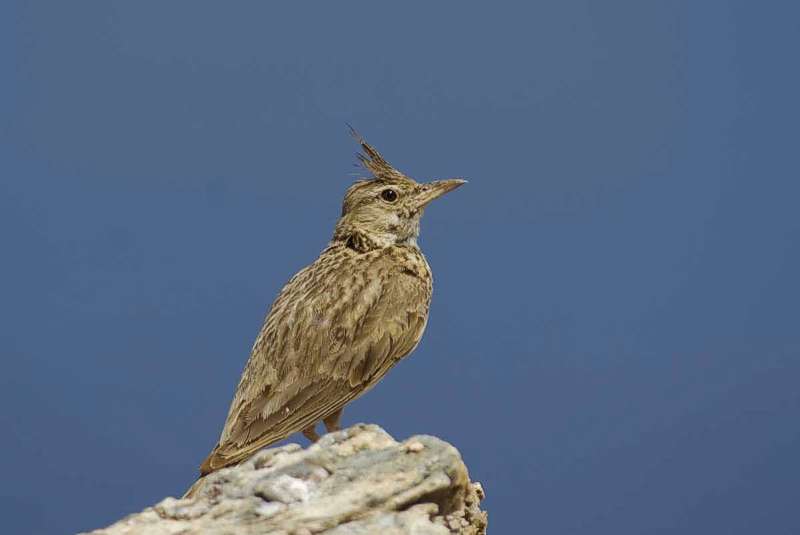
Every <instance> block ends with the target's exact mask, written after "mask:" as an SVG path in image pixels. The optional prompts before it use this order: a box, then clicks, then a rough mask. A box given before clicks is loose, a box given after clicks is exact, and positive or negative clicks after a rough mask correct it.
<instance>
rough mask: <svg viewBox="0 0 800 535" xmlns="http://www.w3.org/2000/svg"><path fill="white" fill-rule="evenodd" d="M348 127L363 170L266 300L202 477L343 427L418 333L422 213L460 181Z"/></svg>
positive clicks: (421, 324)
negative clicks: (419, 175) (414, 174)
mask: <svg viewBox="0 0 800 535" xmlns="http://www.w3.org/2000/svg"><path fill="white" fill-rule="evenodd" d="M351 133H352V134H353V136H354V137H355V139H356V141H357V143H358V144H359V145H360V152H359V154H358V160H359V162H360V164H361V167H362V168H363V171H366V175H367V176H365V177H364V178H361V179H358V180H356V181H355V182H354V183H353V184H352V185H351V186H350V187H349V188H348V189H347V191H346V193H345V196H344V201H343V203H342V211H341V216H340V217H339V219H338V221H337V223H336V226H335V228H334V232H333V238H332V239H331V240H330V242H329V243H328V245H327V247H325V249H324V250H323V251H322V253H321V254H320V255H319V257H318V258H317V259H316V260H315V261H314V262H313V263H311V264H310V265H308V266H307V267H305V268H303V269H301V270H300V271H299V272H298V273H297V274H295V275H294V276H293V277H292V278H291V279H290V280H289V282H288V283H286V285H285V286H284V287H283V289H282V290H281V291H280V293H279V295H278V297H277V298H276V299H275V301H274V302H273V304H272V306H271V308H270V310H269V312H268V313H267V316H266V319H265V320H264V323H263V326H262V327H261V330H260V332H259V333H258V336H257V337H256V340H255V342H254V343H253V347H252V351H251V353H250V358H249V359H248V361H247V364H246V365H245V367H244V370H243V372H242V375H241V379H240V380H239V383H238V386H237V387H236V391H235V394H234V396H233V401H232V402H231V405H230V409H229V411H228V416H227V419H226V421H225V425H224V427H223V429H222V433H221V435H220V437H219V441H218V443H217V444H216V446H215V447H214V448H213V450H212V451H211V453H210V454H209V455H208V457H207V458H206V459H205V461H203V463H202V464H201V466H200V477H201V478H203V477H204V476H206V475H208V474H210V473H212V472H214V471H216V470H219V469H221V468H224V467H227V466H232V465H235V464H238V463H241V462H242V461H244V460H246V459H247V458H249V457H250V456H251V455H253V454H254V453H255V452H257V451H258V450H260V449H261V448H263V447H265V446H268V445H270V444H272V443H274V442H277V441H279V440H282V439H284V438H287V437H288V436H290V435H292V434H294V433H296V432H302V433H303V435H304V436H305V437H306V438H308V439H309V440H310V441H312V442H315V441H317V440H318V439H319V438H320V436H319V434H318V433H317V431H316V425H317V424H318V423H319V422H322V423H324V424H325V428H326V430H327V432H333V431H337V430H339V429H340V419H341V416H342V410H343V408H344V407H345V405H347V404H348V403H349V402H351V401H353V400H354V399H356V398H357V397H359V396H361V395H362V394H364V393H365V392H367V391H368V390H370V389H371V388H372V387H373V386H375V384H376V383H377V382H378V381H380V380H381V379H382V378H383V377H384V376H385V375H386V373H387V372H388V371H389V370H390V369H391V368H392V367H393V366H394V365H395V364H397V363H398V362H399V361H400V360H401V359H403V358H404V357H406V356H407V355H409V354H410V353H411V352H412V351H413V350H414V349H415V348H416V347H417V345H418V344H419V342H420V339H421V337H422V334H423V332H424V330H425V326H426V324H427V321H428V312H429V308H430V303H431V296H432V292H433V278H432V274H431V269H430V266H429V265H428V262H427V260H426V259H425V256H424V255H423V254H422V251H421V250H420V247H419V245H418V244H417V237H418V236H419V230H420V218H421V217H422V215H423V212H424V210H425V208H426V207H427V206H428V204H429V203H430V202H431V201H433V200H434V199H437V198H439V197H440V196H442V195H444V194H445V193H447V192H449V191H452V190H454V189H456V188H458V187H459V186H461V185H462V184H464V183H465V182H466V181H465V180H463V179H460V178H451V179H446V180H436V181H432V182H417V181H416V180H414V179H412V178H411V177H409V176H407V175H405V174H403V173H402V172H400V171H398V170H397V169H396V168H394V167H393V166H392V165H391V164H389V162H387V161H386V160H385V159H384V158H383V156H381V154H380V153H379V152H378V151H377V150H376V149H375V148H374V147H372V146H371V145H369V144H368V143H367V142H366V141H365V140H364V138H363V137H361V136H360V135H359V134H358V133H356V132H355V131H354V130H352V129H351ZM190 492H191V491H190Z"/></svg>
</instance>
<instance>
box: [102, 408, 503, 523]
mask: <svg viewBox="0 0 800 535" xmlns="http://www.w3.org/2000/svg"><path fill="white" fill-rule="evenodd" d="M191 494H192V497H191V498H184V499H176V498H165V499H164V500H162V501H161V502H160V503H158V504H156V505H154V506H152V507H148V508H147V509H145V510H144V511H142V512H140V513H136V514H133V515H130V516H128V517H126V518H123V519H122V520H120V521H118V522H117V523H115V524H113V525H111V526H109V527H107V528H103V529H98V530H95V531H93V532H91V533H92V534H94V535H134V534H136V535H140V534H141V535H168V534H175V535H177V534H181V535H188V534H195V533H197V534H199V533H203V534H206V533H213V534H230V535H250V534H256V533H258V534H275V535H279V534H280V535H301V534H302V535H305V534H309V535H310V534H318V533H324V534H326V535H368V534H374V533H379V534H380V535H395V534H397V535H399V534H406V533H411V534H415V535H447V534H451V533H458V534H464V535H478V534H484V533H486V522H487V515H486V513H485V512H483V511H481V509H480V500H481V499H482V498H483V489H482V488H481V486H480V483H471V482H470V480H469V475H468V474H467V468H466V466H464V463H463V461H462V460H461V456H460V455H459V453H458V451H457V450H456V449H455V448H454V447H453V446H451V445H450V444H448V443H446V442H443V441H442V440H439V439H438V438H436V437H432V436H426V435H419V436H414V437H411V438H410V439H408V440H406V441H405V442H403V443H398V442H397V441H395V440H394V439H393V438H392V437H391V436H389V435H388V434H387V433H386V432H385V431H384V430H383V429H381V428H380V427H378V426H375V425H364V424H359V425H356V426H353V427H351V428H350V429H346V430H343V431H339V432H336V433H331V434H328V435H325V436H324V437H323V438H322V439H321V440H320V441H319V442H317V443H316V444H313V445H311V446H310V447H308V448H307V449H302V448H301V447H300V446H298V445H297V444H289V445H287V446H281V447H277V448H269V449H263V450H261V451H259V452H258V453H256V454H255V455H254V456H253V457H251V458H250V459H248V460H247V461H245V462H243V463H242V464H240V465H238V466H233V467H230V468H224V469H222V470H219V471H217V472H214V473H212V474H210V475H208V476H207V477H205V478H203V479H201V480H200V481H198V482H197V483H196V484H195V485H194V486H193V487H192V491H191Z"/></svg>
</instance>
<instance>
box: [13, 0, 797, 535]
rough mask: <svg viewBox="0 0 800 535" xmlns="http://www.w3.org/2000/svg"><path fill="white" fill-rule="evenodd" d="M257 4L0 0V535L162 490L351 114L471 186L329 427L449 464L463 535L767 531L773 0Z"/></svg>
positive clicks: (313, 237)
mask: <svg viewBox="0 0 800 535" xmlns="http://www.w3.org/2000/svg"><path fill="white" fill-rule="evenodd" d="M280 5H281V7H277V3H274V2H255V1H243V2H233V3H232V2H225V3H223V2H207V1H196V0H195V1H174V2H153V1H136V2H120V1H108V0H106V1H89V2H78V3H76V2H56V1H42V2H17V1H7V2H3V3H2V7H0V62H2V63H1V65H2V83H0V244H2V253H1V256H0V275H2V276H1V277H0V358H2V372H0V425H1V426H2V427H1V428H2V441H1V443H0V448H1V449H0V453H1V454H0V474H2V483H0V518H2V519H3V520H2V522H3V526H4V530H6V532H7V533H37V534H38V533H71V532H75V531H77V530H82V529H90V528H95V527H100V526H102V525H104V524H107V523H109V522H111V521H113V520H115V519H117V518H119V517H121V516H122V515H125V514H126V513H130V512H133V511H137V510H139V509H141V508H143V507H145V506H146V505H148V504H151V503H153V502H155V501H157V500H159V499H160V498H161V497H163V496H166V495H170V494H171V495H175V494H180V493H181V492H182V491H183V490H184V488H185V487H186V486H187V485H188V484H189V483H190V482H191V481H192V479H193V478H194V475H195V473H196V470H197V466H198V464H199V463H200V461H201V460H202V459H203V457H204V456H205V455H206V454H207V453H208V451H209V449H210V448H211V447H212V446H213V445H214V443H215V441H216V438H217V436H218V434H219V432H220V429H221V426H222V424H223V421H224V419H225V415H226V412H227V410H228V404H229V402H230V399H231V396H232V393H233V389H234V387H235V385H236V382H237V381H238V378H239V374H240V371H241V369H242V367H243V365H244V362H245V360H246V359H247V356H248V352H249V349H250V346H251V344H252V342H253V340H254V338H255V335H256V333H257V331H258V328H259V326H260V324H261V321H262V319H263V316H264V313H265V312H266V310H267V307H268V305H269V303H270V302H271V301H272V299H273V298H274V296H275V295H276V293H277V291H278V290H279V289H280V287H281V286H282V285H283V283H284V282H285V281H286V280H288V278H289V277H290V276H291V275H292V274H293V273H294V272H295V271H297V270H298V269H299V268H301V267H302V266H304V265H305V264H307V263H309V262H311V261H312V260H313V259H314V258H315V257H316V255H317V254H318V253H319V251H320V250H321V249H322V248H323V247H324V246H325V244H326V242H327V240H328V239H329V237H330V235H331V233H332V230H333V225H334V222H335V220H336V217H337V215H338V212H339V209H340V203H341V198H342V194H343V193H344V190H345V189H346V187H347V186H348V185H349V183H350V182H351V180H352V179H353V178H354V173H356V172H357V169H356V168H354V167H353V164H354V162H355V157H354V153H355V150H356V146H355V144H354V143H353V141H352V139H351V138H350V137H349V135H348V133H347V130H346V127H345V124H346V123H351V124H353V125H354V126H355V127H356V128H357V129H359V130H360V131H361V132H362V133H363V134H364V135H365V136H366V137H367V139H368V140H369V141H370V142H371V143H372V144H374V145H375V146H376V147H377V148H378V149H379V150H381V151H382V152H383V154H384V155H385V156H386V157H387V159H388V160H389V161H390V162H392V163H393V164H395V165H396V166H397V167H398V168H400V169H401V170H403V171H405V172H406V173H408V174H410V175H411V176H414V177H417V178H418V179H424V180H427V179H431V178H444V177H451V176H461V177H465V178H467V179H469V181H470V182H469V184H468V185H467V186H465V187H463V188H461V189H459V190H458V191H457V192H454V193H452V194H450V195H449V196H448V197H446V198H445V199H443V200H441V201H439V202H437V203H436V204H435V205H433V206H431V208H430V209H429V210H428V212H427V214H426V216H425V218H424V220H423V228H422V236H421V239H420V243H421V245H422V248H423V250H424V251H425V253H426V254H427V256H428V259H429V262H430V264H431V266H432V268H433V271H434V275H435V279H436V280H435V285H434V286H435V290H434V301H433V305H432V310H431V317H430V322H429V324H428V330H427V333H426V335H425V337H424V339H423V341H422V344H421V345H420V347H419V348H418V349H417V351H416V352H415V353H414V354H413V356H412V357H411V358H409V359H407V360H405V361H403V362H402V363H401V364H400V365H399V366H398V367H396V368H395V369H394V370H393V371H392V372H391V373H390V375H389V376H388V377H387V378H386V379H385V380H384V381H383V382H382V383H380V385H379V386H378V387H377V388H375V389H374V390H373V391H372V392H370V393H369V394H368V395H367V396H365V397H363V398H361V399H359V400H358V401H356V402H355V403H353V404H352V405H350V406H349V407H348V409H347V410H346V412H345V415H344V423H346V424H350V423H355V422H360V421H364V422H374V423H377V424H380V425H381V426H383V427H384V428H386V429H387V430H388V431H389V432H390V433H392V434H393V435H394V436H396V437H398V438H401V439H402V438H406V437H408V436H410V435H412V434H417V433H430V434H435V435H438V436H440V437H443V438H444V439H446V440H448V441H450V442H452V443H453V444H454V445H455V446H457V447H458V448H459V449H460V451H461V452H462V454H463V456H464V458H465V460H466V462H467V464H468V466H469V468H470V471H471V475H472V477H473V478H474V479H476V480H479V481H481V482H482V483H483V484H484V486H485V488H486V492H487V498H486V500H485V502H484V506H485V507H486V509H488V511H489V513H490V526H491V531H492V532H493V533H498V534H505V533H534V534H536V533H542V534H544V533H547V534H584V533H585V534H591V535H600V534H614V535H620V534H643V533H681V534H694V533H697V534H709V533H731V534H734V533H742V534H752V533H769V534H771V535H776V534H796V533H798V532H800V514H799V513H798V512H797V511H798V510H797V497H798V492H800V491H798V481H800V460H798V450H800V415H799V409H800V325H798V297H800V292H799V290H800V283H798V273H800V216H798V197H799V196H800V186H799V185H798V184H800V173H799V172H798V165H797V151H798V135H797V128H798V126H797V125H798V122H800V121H798V119H800V114H799V113H798V105H797V95H798V94H800V74H798V73H799V72H800V71H799V70H798V60H797V52H798V50H800V38H799V37H798V36H799V35H800V31H799V30H800V26H798V22H797V21H798V19H799V18H800V13H799V12H798V11H799V10H798V8H797V7H796V4H794V3H789V2H786V3H779V2H767V3H756V2H745V1H739V2H718V1H704V2H684V1H670V2H650V1H644V2H643V1H640V0H630V1H618V0H612V1H607V2H594V1H589V0H586V1H565V0H544V1H537V2H525V3H522V2H520V3H514V4H511V3H509V4H505V3H502V2H496V3H495V2H492V3H490V2H420V3H415V2H402V3H401V2H396V3H392V4H389V3H380V5H377V3H367V2H359V3H352V2H325V3H314V4H306V3H303V4H302V5H299V3H293V4H292V5H291V6H290V5H289V3H288V2H284V3H281V4H280ZM297 440H300V441H301V442H304V439H302V438H301V437H299V438H297Z"/></svg>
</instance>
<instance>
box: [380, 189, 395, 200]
mask: <svg viewBox="0 0 800 535" xmlns="http://www.w3.org/2000/svg"><path fill="white" fill-rule="evenodd" d="M381 199H383V200H384V201H386V202H395V201H396V200H397V192H396V191H395V190H393V189H385V190H383V191H382V192H381Z"/></svg>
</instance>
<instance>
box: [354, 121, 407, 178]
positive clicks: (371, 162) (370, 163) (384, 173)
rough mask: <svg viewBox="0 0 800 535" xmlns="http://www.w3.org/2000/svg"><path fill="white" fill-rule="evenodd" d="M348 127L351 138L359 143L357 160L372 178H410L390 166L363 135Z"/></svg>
mask: <svg viewBox="0 0 800 535" xmlns="http://www.w3.org/2000/svg"><path fill="white" fill-rule="evenodd" d="M347 126H348V127H349V128H350V134H351V135H352V136H353V138H354V139H355V140H356V141H357V142H358V144H359V145H361V150H362V151H363V152H359V153H358V154H357V157H358V161H359V163H360V164H361V166H362V167H363V168H364V169H366V170H367V171H369V173H370V174H371V175H372V178H373V179H374V180H379V181H384V180H385V181H388V182H391V181H397V180H410V179H409V178H408V177H407V176H406V175H404V174H403V173H401V172H400V171H398V170H397V169H395V168H394V167H392V164H390V163H389V162H387V161H386V160H385V159H384V157H383V156H381V153H380V152H378V151H377V150H376V149H375V147H373V146H372V145H370V144H369V143H367V141H366V140H365V139H364V137H363V136H362V135H361V134H359V133H358V132H356V130H355V129H354V128H353V127H352V126H350V125H347Z"/></svg>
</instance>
